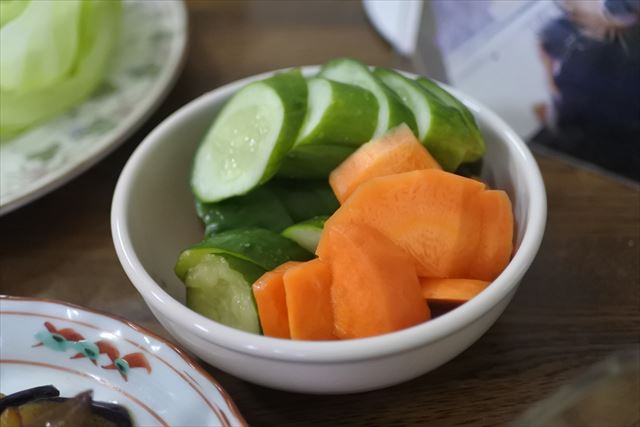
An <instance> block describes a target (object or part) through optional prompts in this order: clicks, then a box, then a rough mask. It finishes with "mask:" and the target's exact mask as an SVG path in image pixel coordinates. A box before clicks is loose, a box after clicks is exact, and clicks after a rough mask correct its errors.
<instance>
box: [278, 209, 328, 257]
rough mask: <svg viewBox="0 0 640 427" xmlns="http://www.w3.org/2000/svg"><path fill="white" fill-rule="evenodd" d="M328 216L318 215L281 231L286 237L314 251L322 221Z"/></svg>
mask: <svg viewBox="0 0 640 427" xmlns="http://www.w3.org/2000/svg"><path fill="white" fill-rule="evenodd" d="M328 218H329V217H328V216H318V217H315V218H311V219H309V220H307V221H302V222H300V223H298V224H294V225H292V226H291V227H289V228H287V229H286V230H284V231H283V232H282V235H283V236H284V237H286V238H287V239H291V240H293V241H294V242H296V243H297V244H299V245H300V246H302V247H303V248H305V249H306V250H308V251H309V252H313V253H315V252H316V248H317V247H318V242H320V236H321V235H322V230H323V229H324V223H325V221H326V220H327V219H328Z"/></svg>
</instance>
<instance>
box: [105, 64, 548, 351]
mask: <svg viewBox="0 0 640 427" xmlns="http://www.w3.org/2000/svg"><path fill="white" fill-rule="evenodd" d="M298 68H300V69H301V70H302V71H303V73H304V74H310V73H314V72H316V71H317V70H318V69H319V66H302V67H298ZM285 70H286V69H285ZM279 71H282V70H275V71H269V72H265V73H261V74H257V75H254V76H250V77H246V78H244V79H240V80H237V81H234V82H231V83H228V84H226V85H224V86H221V87H219V88H216V89H214V90H212V91H210V92H207V93H205V94H203V95H201V96H199V97H198V98H195V99H194V100H192V101H190V102H189V103H187V104H186V105H184V106H183V107H181V108H180V109H178V110H177V111H175V112H174V113H173V114H171V115H170V116H169V117H167V118H166V119H165V120H163V121H162V123H160V124H159V125H158V126H157V127H156V128H154V129H153V130H152V131H151V132H150V133H149V135H147V136H146V137H145V138H144V139H143V141H142V142H141V143H140V145H139V146H138V147H137V148H136V150H135V151H134V152H133V154H132V155H131V157H130V158H129V160H128V161H127V163H126V165H125V167H124V168H123V170H122V172H121V175H120V177H119V179H118V182H117V184H116V188H115V191H114V195H113V201H112V206H111V232H112V237H113V242H114V246H115V249H116V253H117V256H118V259H119V261H120V263H121V264H122V266H123V268H124V270H125V272H126V274H127V276H128V277H129V279H130V280H131V282H132V283H133V285H134V286H135V287H136V289H137V290H138V292H139V293H140V294H141V295H142V297H143V298H144V300H145V302H146V303H147V304H148V305H150V306H151V308H153V310H152V311H153V312H154V315H156V317H166V318H167V320H169V321H170V322H172V323H174V324H177V325H180V327H182V328H185V329H187V330H189V331H190V332H192V333H193V334H195V335H196V336H198V337H199V338H201V339H202V340H204V341H206V342H208V343H211V344H215V345H218V346H221V347H223V348H226V349H228V350H232V351H236V352H240V353H243V354H247V355H252V356H256V357H259V358H268V359H273V360H283V361H290V362H300V363H315V362H322V363H331V362H333V363H340V362H345V361H356V360H364V359H376V358H380V357H384V356H388V355H390V354H397V353H402V352H406V351H410V350H412V349H414V348H418V347H421V346H424V345H427V344H429V343H433V342H436V341H439V340H442V339H444V338H446V337H448V336H450V335H452V334H453V333H455V332H456V331H458V330H460V329H462V328H464V327H465V326H467V325H469V324H470V323H472V322H474V321H475V320H476V319H478V318H480V317H481V316H482V315H484V314H485V313H487V312H489V311H490V310H491V309H492V308H493V307H494V306H496V305H497V304H499V303H500V302H501V301H502V300H503V299H505V298H508V297H509V296H510V295H511V294H512V293H513V292H515V290H516V289H517V286H518V284H519V281H520V279H521V278H522V276H523V275H524V274H525V272H526V271H527V269H528V268H529V266H530V265H531V263H532V262H533V259H534V258H535V256H536V254H537V252H538V249H539V247H540V243H541V241H542V237H543V234H544V229H545V225H546V216H547V201H546V193H545V187H544V181H543V179H542V175H541V173H540V170H539V168H538V165H537V163H536V161H535V159H534V157H533V155H532V154H531V151H529V149H528V148H527V146H526V144H525V142H524V141H523V140H522V139H521V138H520V137H519V136H518V135H517V134H516V133H515V131H514V130H513V129H511V127H510V126H508V125H507V124H506V123H505V122H504V121H503V120H502V119H501V118H500V117H498V115H497V114H496V113H494V112H493V111H492V110H490V109H489V108H488V107H485V106H484V105H482V104H481V103H480V102H478V101H476V100H475V99H473V98H472V97H470V96H468V95H465V94H464V93H462V92H460V91H458V90H455V89H453V88H451V87H449V86H447V85H444V87H445V88H446V89H447V90H448V91H450V92H451V93H452V94H453V95H455V96H456V97H457V98H458V99H460V100H461V101H462V102H463V103H464V104H465V105H466V106H467V107H469V108H470V109H471V110H472V111H473V112H474V114H475V115H477V116H482V119H483V121H484V122H485V123H486V124H487V125H488V126H489V127H490V128H492V129H493V130H494V131H495V132H497V133H498V134H500V135H501V136H502V139H503V140H504V141H505V142H506V145H507V149H508V150H509V151H510V154H511V155H512V156H513V157H514V158H517V159H519V161H518V165H519V167H518V171H519V172H520V173H522V174H523V175H524V182H525V186H526V189H527V191H528V192H529V197H530V203H529V208H528V210H527V211H526V225H525V227H524V234H523V237H522V240H521V243H520V247H519V248H518V250H517V251H516V253H515V254H514V256H513V258H512V259H511V261H510V262H509V264H508V265H507V267H506V268H505V269H504V271H503V272H502V273H501V274H500V275H499V276H498V277H497V278H496V279H495V280H494V281H493V282H492V284H491V286H489V287H488V288H487V289H486V290H484V291H483V292H482V293H480V294H479V295H478V296H476V297H475V298H473V299H472V300H470V301H468V302H466V303H465V304H463V305H462V306H460V307H458V308H456V309H455V310H452V311H450V312H448V313H446V314H444V315H443V316H440V317H437V318H435V319H432V320H430V321H428V322H424V323H422V324H419V325H415V326H412V327H410V328H406V329H403V330H400V331H396V332H393V333H389V334H384V335H379V336H375V337H369V338H359V339H352V340H344V341H294V340H287V339H279V338H272V337H265V336H262V335H256V334H251V333H248V332H244V331H240V330H237V329H234V328H231V327H228V326H225V325H223V324H220V323H217V322H215V321H213V320H211V319H208V318H206V317H204V316H202V315H200V314H198V313H196V312H194V311H192V310H191V309H189V308H188V307H187V306H186V305H183V304H182V303H180V302H179V301H178V300H176V299H175V298H173V297H172V296H171V295H169V294H168V293H167V292H166V291H165V290H164V289H163V288H162V287H161V286H160V285H158V284H157V283H156V282H155V280H154V279H153V278H152V277H151V276H150V275H149V273H148V272H147V271H146V270H145V268H144V266H143V265H142V263H141V262H140V260H139V258H138V257H137V255H136V253H135V251H134V249H133V244H132V242H131V238H130V234H129V227H128V223H127V206H128V204H127V201H128V200H129V198H130V197H131V192H132V186H131V184H132V182H134V181H135V178H136V177H137V174H138V173H139V169H140V168H139V167H138V166H139V165H140V164H141V163H142V162H143V160H144V159H145V157H146V156H147V154H148V153H149V152H151V151H153V150H154V149H155V146H156V145H157V144H158V143H161V142H162V141H163V137H164V134H165V133H166V132H167V131H168V130H170V129H171V128H173V127H175V126H176V125H178V124H180V123H182V122H184V121H188V120H189V118H190V117H191V116H192V115H193V114H194V113H196V112H199V111H202V110H206V109H208V108H210V107H211V106H212V105H215V104H218V103H222V102H224V101H225V100H226V99H227V98H228V97H229V96H230V95H231V94H232V93H234V92H236V91H237V90H238V89H239V88H240V87H242V86H244V85H245V84H247V83H249V82H251V81H255V80H259V79H263V78H266V77H268V76H270V75H272V74H274V73H276V72H279ZM401 72H402V73H403V74H405V75H407V76H409V77H417V75H416V74H413V73H408V72H404V71H401ZM158 320H160V319H158Z"/></svg>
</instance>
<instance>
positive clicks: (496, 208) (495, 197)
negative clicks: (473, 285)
mask: <svg viewBox="0 0 640 427" xmlns="http://www.w3.org/2000/svg"><path fill="white" fill-rule="evenodd" d="M476 203H477V204H478V209H479V211H480V215H481V216H482V220H481V223H482V226H481V231H480V243H479V246H478V250H477V252H476V255H475V257H474V258H473V259H472V260H471V263H470V266H469V272H468V273H467V274H466V275H465V276H464V277H470V278H474V279H481V280H488V281H493V280H495V278H496V277H498V275H499V274H500V273H501V272H502V270H504V268H505V267H506V266H507V264H508V263H509V260H510V259H511V253H512V252H513V210H512V208H511V201H510V200H509V196H507V194H506V193H505V192H504V191H499V190H491V191H483V192H482V193H479V194H478V195H477V201H476Z"/></svg>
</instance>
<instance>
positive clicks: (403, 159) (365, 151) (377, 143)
mask: <svg viewBox="0 0 640 427" xmlns="http://www.w3.org/2000/svg"><path fill="white" fill-rule="evenodd" d="M431 168H433V169H442V168H441V167H440V165H439V164H438V162H437V161H436V160H435V159H434V158H433V157H432V156H431V154H429V152H428V151H427V149H426V148H425V147H424V146H423V145H422V144H420V142H419V141H418V140H417V139H416V137H415V136H414V135H413V132H411V130H410V129H409V128H408V127H407V125H405V124H403V125H401V126H398V127H397V128H395V129H392V130H390V131H389V132H387V133H386V134H384V135H383V136H382V137H380V138H376V139H373V140H371V141H369V142H367V143H366V144H363V145H362V146H360V148H358V149H357V150H356V151H355V152H354V153H353V154H351V155H350V156H349V157H348V158H347V159H346V160H345V161H343V162H342V163H341V164H340V166H338V167H337V168H336V169H334V170H333V172H331V174H330V175H329V184H330V185H331V188H332V189H333V192H334V193H335V195H336V197H337V199H338V200H339V201H340V203H343V202H344V201H345V200H346V199H347V198H348V197H349V195H351V193H353V191H354V190H355V189H356V188H357V187H358V186H359V185H360V184H362V183H363V182H365V181H368V180H369V179H371V178H375V177H379V176H386V175H392V174H396V173H400V172H410V171H414V170H420V169H431Z"/></svg>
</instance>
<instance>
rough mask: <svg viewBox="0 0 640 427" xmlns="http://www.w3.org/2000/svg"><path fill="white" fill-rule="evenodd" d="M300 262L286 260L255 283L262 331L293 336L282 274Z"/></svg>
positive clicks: (277, 336)
mask: <svg viewBox="0 0 640 427" xmlns="http://www.w3.org/2000/svg"><path fill="white" fill-rule="evenodd" d="M298 264H300V263H299V262H296V261H289V262H286V263H284V264H282V265H280V266H278V267H276V268H275V270H273V271H268V272H266V273H265V274H263V275H262V276H260V278H259V279H258V280H256V282H255V283H254V284H253V286H252V289H253V296H254V297H255V299H256V305H257V306H258V314H259V316H260V325H261V326H262V333H263V334H264V335H266V336H270V337H275V338H291V333H290V332H289V317H288V314H287V301H286V297H285V290H284V282H283V281H282V276H284V273H285V272H286V271H287V270H289V269H290V268H292V267H294V266H296V265H298Z"/></svg>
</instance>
